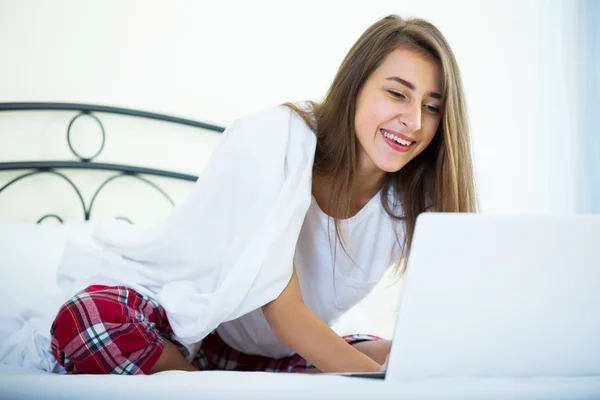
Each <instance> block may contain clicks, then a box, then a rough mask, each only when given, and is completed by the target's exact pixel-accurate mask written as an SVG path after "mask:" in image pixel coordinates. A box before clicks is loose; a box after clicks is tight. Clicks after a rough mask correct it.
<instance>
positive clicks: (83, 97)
mask: <svg viewBox="0 0 600 400" xmlns="http://www.w3.org/2000/svg"><path fill="white" fill-rule="evenodd" d="M390 13H397V14H399V15H401V16H403V17H420V18H425V19H427V20H429V21H431V22H432V23H433V24H435V25H436V26H437V27H438V28H439V29H440V30H441V31H442V33H443V34H444V35H445V36H446V38H447V40H448V41H449V43H450V46H451V47H452V49H453V51H454V53H455V56H456V58H457V60H458V64H459V66H460V69H461V72H462V78H463V82H464V87H465V93H466V101H467V105H468V109H469V115H470V125H471V134H472V145H473V147H472V149H473V155H474V160H475V171H476V179H477V187H478V192H479V196H480V202H481V209H482V211H483V212H486V213H534V214H574V213H597V212H600V102H599V100H600V98H599V96H600V95H599V94H600V1H594V0H571V1H566V0H497V1H486V2H481V1H464V0H463V1H447V0H419V1H417V0H413V1H409V0H394V1H386V0H370V1H368V2H366V1H350V0H345V1H325V0H304V1H301V2H297V1H294V2H292V1H275V0H273V1H267V0H254V1H234V0H222V1H211V2H208V1H183V0H178V1H169V2H166V1H158V0H144V1H141V0H128V1H123V0H119V1H117V0H105V1H103V2H92V1H85V0H54V1H51V2H48V1H41V0H39V1H34V0H18V1H17V0H14V1H11V0H0V55H1V56H0V57H1V59H0V102H26V101H32V102H42V101H43V102H73V103H91V104H101V105H109V106H118V107H126V108H134V109H139V110H144V111H153V112H159V113H164V114H171V115H175V116H179V117H185V118H190V119H195V120H200V121H204V122H209V123H213V124H217V125H223V126H226V125H228V124H229V123H231V122H232V121H233V120H234V119H235V118H237V117H240V116H243V115H245V114H248V113H252V112H255V111H257V110H260V109H263V108H268V107H272V106H275V105H277V104H280V103H283V102H286V101H300V100H307V99H310V100H319V99H321V98H322V96H323V95H324V94H325V92H326V91H327V89H328V86H329V84H330V82H331V81H332V79H333V76H334V74H335V72H336V70H337V68H338V66H339V64H340V63H341V61H342V59H343V57H344V56H345V54H346V52H347V51H348V50H349V49H350V47H351V46H352V44H353V43H354V41H355V40H356V39H358V37H359V36H360V34H361V33H362V32H363V31H364V30H365V29H366V28H367V27H368V26H369V25H370V24H372V23H373V22H375V21H376V20H377V19H379V18H381V17H384V16H385V15H387V14H390ZM72 116H73V113H70V114H65V115H63V116H61V115H60V113H59V114H56V113H52V114H48V113H43V112H39V113H37V116H36V117H35V118H33V117H32V114H26V115H23V114H18V113H2V115H0V162H7V161H24V160H42V159H68V158H69V157H70V158H73V156H72V155H71V153H70V152H69V151H68V148H67V147H66V143H65V139H64V135H65V133H64V132H65V129H66V124H68V122H69V120H70V118H72ZM111 118H113V117H111ZM118 118H119V117H114V118H113V120H115V119H118ZM111 121H112V120H111V119H110V118H107V119H106V120H104V119H103V123H104V124H105V127H107V131H110V133H111V134H109V136H108V139H107V146H106V151H105V152H103V154H102V157H103V158H102V161H115V160H117V159H118V160H119V161H120V162H121V163H131V164H136V165H145V166H154V167H159V165H160V167H162V168H167V169H171V170H177V171H182V172H187V173H192V174H198V173H200V171H201V170H202V167H203V166H204V164H205V162H206V160H207V157H208V156H209V154H210V152H211V150H212V149H213V148H214V146H215V144H216V142H217V140H218V135H217V134H211V133H206V134H203V135H199V134H196V133H193V132H189V131H185V130H183V131H182V130H179V131H177V132H173V134H172V135H171V136H167V139H165V136H164V132H165V129H167V128H165V127H164V126H162V125H160V126H158V128H157V127H156V124H155V125H153V126H150V125H149V124H147V123H146V122H144V121H137V120H136V121H133V122H132V123H131V124H130V125H129V124H128V125H123V124H122V123H121V124H120V125H119V126H120V128H118V129H120V131H119V130H118V129H117V128H115V129H113V130H111V128H110V125H111ZM123 126H125V127H126V129H123ZM78 129H79V130H80V131H81V134H79V135H78V139H77V140H78V146H81V148H84V149H85V148H86V146H87V147H89V148H90V150H89V151H90V152H91V153H93V152H94V150H93V149H95V148H97V146H98V135H97V134H96V135H95V134H93V133H92V134H90V135H87V134H83V132H84V131H86V130H91V131H93V130H94V129H97V127H96V126H95V125H94V124H93V121H91V122H89V123H88V125H86V123H85V122H84V123H82V124H81V125H80V126H79V127H78ZM157 130H159V131H160V132H163V136H161V137H160V138H159V137H158V135H155V134H153V132H155V131H157ZM125 131H126V132H125ZM115 132H116V133H115ZM128 135H133V136H128ZM136 135H137V136H136ZM119 140H120V141H121V142H120V144H119V145H118V146H117V145H112V147H111V144H113V143H116V142H117V141H119ZM124 159H125V160H126V161H128V162H124ZM1 178H2V176H0V179H1ZM6 179H8V178H6ZM1 182H2V181H1V180H0V184H1ZM50 185H52V183H50ZM27 187H29V186H28V184H27V185H25V184H24V185H23V189H27ZM132 187H133V189H131V188H132ZM129 189H131V190H133V192H132V196H134V197H135V196H140V193H142V192H140V191H141V190H142V189H140V191H137V190H136V189H135V186H126V187H121V189H119V190H129ZM186 190H188V189H181V191H180V194H179V197H178V198H183V197H184V196H185V193H186ZM15 196H20V195H17V194H14V195H13V194H11V195H8V194H7V195H6V196H3V198H1V199H0V217H2V218H6V217H15V216H16V215H17V214H18V213H19V212H20V211H19V207H18V206H19V205H20V204H22V203H21V202H22V200H20V199H21V198H20V197H15ZM28 198H31V197H28ZM138 204H139V203H138ZM152 204H153V203H152V202H149V203H146V202H145V203H144V207H153V206H152ZM9 205H10V209H9ZM156 207H162V205H160V204H159V205H156ZM165 212H166V211H165ZM400 286H401V285H400V284H396V285H392V280H391V279H386V281H385V282H382V284H381V285H380V288H378V289H377V290H375V292H374V293H373V294H372V295H370V296H369V298H367V299H366V300H365V301H364V302H362V303H361V304H359V305H358V306H357V307H355V309H353V310H352V311H351V312H350V313H349V314H348V315H347V316H346V317H345V318H344V319H343V320H342V321H340V323H339V324H338V326H337V329H338V330H339V331H340V332H349V331H357V330H358V331H363V332H370V333H375V334H380V335H383V336H389V335H390V334H391V331H392V329H393V323H394V319H393V312H394V309H395V307H396V304H397V299H398V298H399V291H400Z"/></svg>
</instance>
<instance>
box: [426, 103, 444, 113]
mask: <svg viewBox="0 0 600 400" xmlns="http://www.w3.org/2000/svg"><path fill="white" fill-rule="evenodd" d="M425 108H426V109H427V110H429V111H431V112H432V113H434V114H437V113H439V112H440V109H439V108H438V107H436V106H432V105H431V104H425Z"/></svg>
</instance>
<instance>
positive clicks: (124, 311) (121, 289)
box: [50, 285, 381, 375]
mask: <svg viewBox="0 0 600 400" xmlns="http://www.w3.org/2000/svg"><path fill="white" fill-rule="evenodd" d="M50 333H51V336H52V339H51V347H52V354H53V355H54V357H55V358H56V360H57V361H58V363H59V364H60V365H62V366H63V367H64V368H65V370H66V371H67V373H72V374H124V375H135V374H148V373H149V372H150V370H151V369H152V367H153V366H154V364H155V363H156V361H157V360H158V358H159V357H160V355H161V354H162V350H163V347H164V338H165V337H166V338H167V339H169V340H171V341H172V342H173V343H174V344H175V345H176V346H178V347H179V348H181V349H183V347H182V346H180V345H179V343H177V341H175V340H174V339H173V331H172V329H171V326H170V325H169V321H168V319H167V315H166V312H165V310H164V309H163V308H162V307H161V306H160V305H159V304H158V303H157V302H156V301H154V300H153V299H151V298H149V297H147V296H145V295H143V294H141V293H138V292H136V291H135V290H133V289H130V288H127V287H125V286H103V285H94V286H89V287H88V288H86V289H84V290H82V291H81V292H79V293H77V294H76V295H75V296H74V297H73V298H71V299H70V300H69V301H67V302H66V303H65V304H64V305H63V306H62V307H61V308H60V310H59V311H58V314H57V316H56V318H55V320H54V322H53V324H52V328H51V332H50ZM343 339H344V340H346V342H348V343H350V344H354V343H359V342H363V341H369V340H379V339H381V338H379V337H377V336H373V335H349V336H344V337H343ZM193 364H195V365H196V366H197V367H198V369H200V370H231V371H266V372H301V371H305V370H307V369H310V368H312V365H310V364H309V363H308V362H307V361H306V360H305V359H304V358H302V357H301V356H299V355H293V356H290V357H284V358H280V359H274V358H269V357H263V356H258V355H250V354H245V353H241V352H239V351H237V350H235V349H233V348H232V347H231V346H229V345H228V344H226V343H225V342H224V341H223V340H222V339H221V338H220V337H219V335H217V334H216V333H215V332H213V333H211V334H210V335H208V336H207V337H206V338H204V340H203V341H202V343H201V346H200V349H199V350H198V352H197V353H196V354H195V356H194V360H193Z"/></svg>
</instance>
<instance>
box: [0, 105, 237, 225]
mask: <svg viewBox="0 0 600 400" xmlns="http://www.w3.org/2000/svg"><path fill="white" fill-rule="evenodd" d="M57 110H61V111H76V112H78V114H76V115H75V116H74V117H73V118H72V119H71V120H70V122H69V124H68V126H67V128H66V133H67V143H68V145H69V149H70V150H71V152H72V153H73V154H74V155H75V157H77V158H78V161H60V160H56V161H23V162H0V171H8V170H23V171H27V170H28V171H27V172H24V173H22V174H21V175H19V176H17V177H15V178H14V179H12V180H10V181H9V182H8V183H6V184H4V185H3V186H2V187H0V195H1V194H2V192H3V191H4V190H6V189H7V188H8V187H10V186H11V185H13V184H15V183H16V182H18V181H20V180H22V179H25V178H28V177H31V176H34V175H39V174H54V175H56V176H59V177H61V178H62V179H64V180H65V181H66V182H68V184H69V185H70V186H71V187H72V188H73V189H74V190H75V193H76V194H77V196H78V198H79V201H80V202H81V207H82V208H83V212H84V218H85V220H86V221H88V220H89V219H90V215H91V212H92V208H93V206H94V202H95V200H96V197H97V196H98V194H99V193H100V191H101V190H102V189H103V188H104V187H105V186H106V185H107V184H108V183H109V182H111V181H114V180H115V179H119V178H121V177H124V176H129V177H134V178H136V179H138V180H140V181H142V182H145V183H147V184H148V185H150V186H152V187H153V188H154V189H156V190H157V191H158V192H160V193H161V194H162V195H163V196H164V197H165V198H166V199H167V200H168V201H169V202H170V203H171V204H172V205H174V204H175V203H174V201H173V200H172V199H171V197H170V196H169V195H168V194H167V193H166V192H165V191H164V190H163V189H161V188H160V187H159V186H158V185H157V184H156V183H154V182H152V181H150V180H148V179H147V178H145V177H144V176H141V175H150V176H157V177H167V178H173V179H177V180H184V181H192V182H195V181H196V180H197V179H198V176H196V175H190V174H184V173H179V172H174V171H167V170H162V169H153V168H145V167H140V166H134V165H123V164H111V163H100V162H94V159H95V158H97V157H98V156H99V155H100V154H101V153H102V150H103V149H104V144H105V142H106V131H105V129H104V126H103V124H102V121H101V120H100V118H99V117H98V116H97V115H95V113H108V114H120V115H127V116H133V117H138V118H146V119H151V120H159V121H166V122H171V123H175V124H180V125H186V126H191V127H196V128H200V129H203V130H208V131H213V132H217V133H222V132H223V131H224V130H225V128H223V127H221V126H217V125H212V124H208V123H204V122H200V121H194V120H190V119H185V118H179V117H174V116H170V115H165V114H157V113H152V112H147V111H140V110H133V109H127V108H119V107H108V106H101V105H93V104H76V103H0V111H57ZM84 115H86V116H90V117H92V118H93V119H94V120H95V121H96V123H97V124H98V125H99V127H100V131H101V133H102V143H101V146H100V148H99V149H98V151H97V152H96V153H95V154H94V155H93V156H90V157H83V156H81V155H80V154H79V153H77V151H75V149H74V148H73V146H72V143H71V127H72V126H73V123H74V122H75V121H76V120H77V119H78V118H80V117H81V116H84ZM65 169H76V170H84V169H88V170H102V171H116V172H117V174H116V175H113V176H111V177H109V178H107V179H106V180H105V181H104V182H103V183H102V184H101V185H100V186H99V187H98V188H97V189H96V191H95V193H94V195H93V197H92V199H91V201H90V204H89V205H87V206H86V204H85V200H84V198H83V196H82V194H81V192H80V190H79V188H78V187H77V185H76V184H75V183H74V182H73V181H72V180H71V179H69V177H68V176H66V175H65V174H64V173H62V172H59V171H58V170H65ZM47 218H55V219H57V220H58V221H59V222H61V223H62V222H63V220H62V218H61V217H59V216H58V215H56V214H47V215H44V216H42V217H41V218H40V219H39V220H38V221H37V223H38V224H39V223H40V222H42V221H43V220H45V219H47ZM119 218H120V219H123V220H126V221H128V222H131V221H129V220H128V218H126V217H119Z"/></svg>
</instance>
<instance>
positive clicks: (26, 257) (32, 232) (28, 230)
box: [0, 220, 96, 311]
mask: <svg viewBox="0 0 600 400" xmlns="http://www.w3.org/2000/svg"><path fill="white" fill-rule="evenodd" d="M95 225H96V222H88V223H81V222H78V223H65V224H49V223H48V224H47V223H42V224H40V225H37V224H35V223H30V222H19V221H7V220H0V291H2V293H3V294H4V295H5V296H8V297H11V298H13V299H14V300H16V301H17V302H19V303H21V304H23V305H25V306H28V307H31V308H33V309H34V310H40V311H43V310H45V309H46V308H47V306H48V305H49V303H52V304H55V303H56V302H57V301H64V300H66V299H65V296H64V295H63V293H62V292H61V291H60V289H59V288H58V286H57V285H56V270H57V267H58V262H59V260H60V257H61V255H62V252H63V248H64V246H65V242H66V240H67V238H69V237H75V238H78V239H80V240H84V241H89V240H91V239H90V234H91V232H92V230H93V228H94V227H95Z"/></svg>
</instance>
